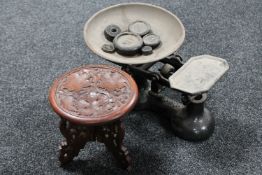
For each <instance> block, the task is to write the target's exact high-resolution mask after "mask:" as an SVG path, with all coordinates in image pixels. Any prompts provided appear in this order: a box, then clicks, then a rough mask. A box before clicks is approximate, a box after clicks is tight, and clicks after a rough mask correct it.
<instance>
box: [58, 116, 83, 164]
mask: <svg viewBox="0 0 262 175" xmlns="http://www.w3.org/2000/svg"><path fill="white" fill-rule="evenodd" d="M59 128H60V131H61V133H62V134H63V136H64V137H65V138H66V141H64V142H62V143H61V146H60V147H59V148H60V155H59V161H60V163H61V165H64V164H66V163H69V162H70V161H72V160H73V158H74V157H76V156H77V155H78V153H79V152H80V150H81V149H82V148H84V146H85V144H86V142H87V141H88V132H84V131H81V130H79V129H78V128H77V126H74V125H72V124H70V123H69V122H68V121H66V120H63V119H61V121H60V127H59Z"/></svg>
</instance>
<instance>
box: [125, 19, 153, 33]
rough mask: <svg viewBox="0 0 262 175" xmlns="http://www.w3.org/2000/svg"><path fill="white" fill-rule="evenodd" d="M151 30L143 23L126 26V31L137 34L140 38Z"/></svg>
mask: <svg viewBox="0 0 262 175" xmlns="http://www.w3.org/2000/svg"><path fill="white" fill-rule="evenodd" d="M150 30H151V27H150V25H149V24H148V23H146V22H144V21H135V22H133V23H131V24H129V26H128V31H129V32H132V33H135V34H138V35H140V36H144V35H146V34H148V33H149V32H150Z"/></svg>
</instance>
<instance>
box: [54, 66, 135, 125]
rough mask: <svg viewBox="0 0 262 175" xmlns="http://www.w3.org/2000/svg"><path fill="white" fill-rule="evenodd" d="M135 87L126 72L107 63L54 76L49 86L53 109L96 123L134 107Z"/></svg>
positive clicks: (70, 117)
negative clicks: (57, 76) (55, 77)
mask: <svg viewBox="0 0 262 175" xmlns="http://www.w3.org/2000/svg"><path fill="white" fill-rule="evenodd" d="M137 99H138V88H137V85H136V82H135V81H134V80H133V78H132V77H131V76H130V75H129V74H127V73H126V72H124V71H122V70H120V69H118V68H115V67H112V66H108V65H85V66H82V67H79V68H75V69H73V70H71V71H69V72H67V73H65V74H63V75H61V76H60V77H59V78H57V79H56V80H55V81H54V83H53V85H52V86H51V88H50V92H49V101H50V103H51V106H52V108H53V109H54V111H55V112H56V113H57V114H58V115H59V116H61V117H62V118H65V119H67V120H69V121H71V122H74V123H77V124H86V125H99V124H103V123H107V122H110V121H113V120H116V119H118V118H121V117H123V116H124V115H125V114H126V113H128V112H129V111H130V110H132V109H133V107H134V106H135V104H136V102H137Z"/></svg>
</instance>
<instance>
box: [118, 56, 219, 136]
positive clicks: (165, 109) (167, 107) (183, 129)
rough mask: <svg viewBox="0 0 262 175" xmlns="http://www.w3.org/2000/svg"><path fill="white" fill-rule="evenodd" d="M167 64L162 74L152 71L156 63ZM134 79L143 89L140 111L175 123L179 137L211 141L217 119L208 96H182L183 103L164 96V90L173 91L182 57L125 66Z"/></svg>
mask: <svg viewBox="0 0 262 175" xmlns="http://www.w3.org/2000/svg"><path fill="white" fill-rule="evenodd" d="M159 62H160V63H163V64H164V65H163V67H162V68H161V69H160V70H159V71H151V70H149V69H150V68H151V67H152V66H153V65H154V64H156V63H159ZM119 65H120V66H121V67H122V69H123V70H124V71H126V72H128V73H129V74H131V75H132V76H133V78H134V79H135V80H136V83H137V84H138V87H139V90H140V99H139V102H138V104H137V106H136V109H137V110H150V111H153V112H156V113H159V114H161V115H163V114H164V115H165V116H166V117H168V118H169V119H170V121H171V125H172V128H173V130H174V132H175V135H177V136H178V137H180V138H182V139H185V140H189V141H202V140H206V139H208V138H209V137H210V136H211V135H212V133H213V132H214V126H215V120H214V117H213V116H212V115H211V114H210V112H209V110H208V109H206V108H205V107H204V102H205V101H206V99H207V94H206V93H204V94H199V95H194V96H191V95H190V94H186V93H183V92H181V93H182V96H181V97H182V98H181V103H180V102H178V101H176V100H175V99H171V98H169V97H167V96H164V95H163V94H161V89H162V88H163V87H167V88H170V84H169V81H168V78H169V76H171V75H172V74H173V73H175V72H176V71H177V70H178V69H179V68H180V67H182V66H183V62H182V58H181V56H179V55H176V54H173V55H170V56H168V57H166V58H164V59H162V60H160V61H157V62H153V63H147V64H142V65H121V64H119Z"/></svg>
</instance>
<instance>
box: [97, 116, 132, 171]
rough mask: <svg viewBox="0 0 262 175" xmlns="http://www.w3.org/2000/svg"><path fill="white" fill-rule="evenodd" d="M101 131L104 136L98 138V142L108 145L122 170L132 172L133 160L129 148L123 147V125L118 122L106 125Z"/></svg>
mask: <svg viewBox="0 0 262 175" xmlns="http://www.w3.org/2000/svg"><path fill="white" fill-rule="evenodd" d="M100 130H102V131H100V133H101V134H102V135H100V137H98V141H101V142H103V143H104V144H105V145H106V147H107V149H108V150H109V151H110V152H111V153H112V154H113V156H114V157H115V158H116V159H117V161H118V163H119V164H120V166H121V167H122V168H124V169H127V170H131V158H130V156H129V152H128V150H127V148H126V147H124V146H123V139H124V136H125V130H124V125H123V123H122V122H121V121H116V122H114V123H112V124H110V125H104V126H103V127H101V129H100Z"/></svg>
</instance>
